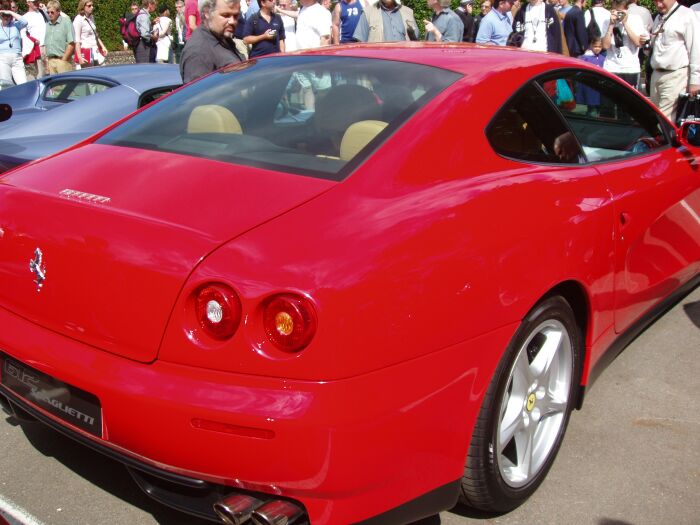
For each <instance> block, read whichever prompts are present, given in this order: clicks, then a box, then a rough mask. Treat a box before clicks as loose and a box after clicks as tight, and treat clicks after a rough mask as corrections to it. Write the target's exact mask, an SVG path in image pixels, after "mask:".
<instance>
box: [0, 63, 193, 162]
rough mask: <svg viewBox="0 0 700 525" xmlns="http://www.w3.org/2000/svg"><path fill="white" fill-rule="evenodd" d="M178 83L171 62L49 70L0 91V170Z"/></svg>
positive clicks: (61, 144)
mask: <svg viewBox="0 0 700 525" xmlns="http://www.w3.org/2000/svg"><path fill="white" fill-rule="evenodd" d="M181 85H182V77H181V76H180V69H179V67H178V66H177V65H173V64H132V65H120V66H106V67H98V68H88V69H81V70H79V71H70V72H67V73H60V74H57V75H51V76H47V77H44V78H41V79H39V80H32V81H29V82H27V83H25V84H21V85H19V86H15V87H12V88H9V89H3V90H2V91H0V172H3V171H6V170H8V169H10V168H13V167H15V166H18V165H20V164H24V163H25V162H29V161H31V160H35V159H38V158H41V157H45V156H46V155H50V154H52V153H55V152H57V151H61V150H62V149H65V148H67V147H69V146H72V145H73V144H75V143H77V142H80V141H81V140H83V139H85V138H87V137H89V136H90V135H92V134H94V133H95V132H97V131H99V130H101V129H103V128H105V127H107V126H108V125H110V124H112V123H113V122H116V121H117V120H119V119H120V118H122V117H124V116H126V115H128V114H129V113H131V112H133V111H135V110H137V109H138V108H140V107H142V106H144V105H146V104H148V103H150V102H152V101H153V100H156V99H157V98H159V97H160V96H162V95H165V94H167V93H170V92H171V91H172V90H173V89H176V88H178V87H180V86H181Z"/></svg>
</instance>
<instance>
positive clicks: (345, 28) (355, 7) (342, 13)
mask: <svg viewBox="0 0 700 525" xmlns="http://www.w3.org/2000/svg"><path fill="white" fill-rule="evenodd" d="M362 13H364V6H363V5H362V0H340V2H338V3H337V4H335V7H334V8H333V27H332V29H331V42H332V43H333V44H350V43H352V42H356V40H355V38H354V37H353V35H354V33H355V28H356V27H357V23H358V22H359V21H360V18H361V17H362Z"/></svg>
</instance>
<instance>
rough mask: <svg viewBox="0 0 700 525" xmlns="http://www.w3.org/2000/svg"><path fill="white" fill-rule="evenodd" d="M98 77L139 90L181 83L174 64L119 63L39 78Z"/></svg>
mask: <svg viewBox="0 0 700 525" xmlns="http://www.w3.org/2000/svg"><path fill="white" fill-rule="evenodd" d="M66 77H68V78H100V79H105V80H111V81H112V82H116V83H118V84H122V85H125V86H130V87H132V88H134V89H136V90H137V91H139V92H142V91H145V90H148V89H151V88H153V87H157V86H164V85H173V84H178V83H182V77H180V67H179V66H177V65H175V64H121V65H114V66H101V67H91V68H85V69H79V70H76V71H67V72H65V73H58V74H56V75H51V77H45V78H42V79H40V80H41V81H42V82H46V80H48V79H49V78H50V79H51V80H53V79H59V78H66Z"/></svg>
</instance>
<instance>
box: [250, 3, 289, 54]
mask: <svg viewBox="0 0 700 525" xmlns="http://www.w3.org/2000/svg"><path fill="white" fill-rule="evenodd" d="M258 6H259V7H260V10H259V11H258V12H256V13H254V14H253V16H251V17H250V18H246V21H245V29H244V30H243V42H245V43H246V44H248V45H249V46H252V48H251V50H250V58H255V57H261V56H264V55H270V54H272V53H280V52H282V53H284V51H285V49H284V39H285V34H284V23H283V22H282V17H281V16H280V15H276V14H275V0H258Z"/></svg>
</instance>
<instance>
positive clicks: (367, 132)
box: [340, 120, 387, 160]
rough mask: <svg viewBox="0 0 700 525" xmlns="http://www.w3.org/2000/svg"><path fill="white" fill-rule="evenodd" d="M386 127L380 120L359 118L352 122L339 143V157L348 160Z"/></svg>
mask: <svg viewBox="0 0 700 525" xmlns="http://www.w3.org/2000/svg"><path fill="white" fill-rule="evenodd" d="M385 127H387V123H386V122H382V121H381V120H361V121H360V122H355V123H354V124H352V125H351V126H350V127H349V128H348V129H347V130H346V131H345V135H343V140H342V141H341V143H340V158H341V159H342V160H350V159H352V158H353V157H354V156H355V155H357V154H358V153H359V152H360V150H361V149H362V148H364V147H365V146H366V145H367V144H369V143H370V142H371V140H372V139H373V138H374V137H376V136H377V135H379V133H380V132H381V131H382V130H383V129H384V128H385Z"/></svg>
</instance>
